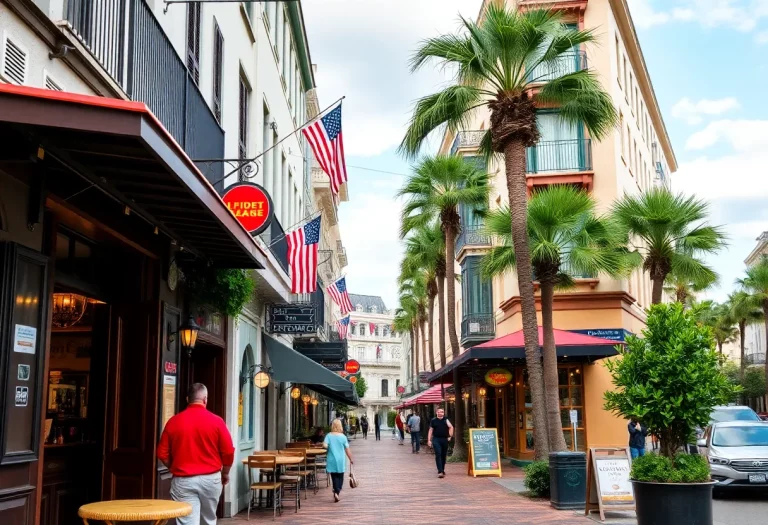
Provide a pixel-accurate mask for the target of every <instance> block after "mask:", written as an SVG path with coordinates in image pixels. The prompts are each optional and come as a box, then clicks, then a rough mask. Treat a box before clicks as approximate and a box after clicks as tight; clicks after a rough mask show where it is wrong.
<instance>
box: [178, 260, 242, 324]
mask: <svg viewBox="0 0 768 525" xmlns="http://www.w3.org/2000/svg"><path fill="white" fill-rule="evenodd" d="M183 272H184V284H185V292H186V294H187V296H188V297H189V299H190V300H191V301H192V302H193V303H194V304H199V305H207V306H210V307H211V308H213V309H214V310H216V311H217V312H219V313H221V314H225V315H229V316H231V317H237V316H238V315H240V313H241V312H242V311H243V308H244V307H245V305H246V304H248V303H249V302H250V301H251V299H252V298H253V292H254V290H255V289H256V283H254V281H253V279H252V278H251V276H250V275H249V274H248V271H247V270H241V269H237V268H234V269H232V268H211V267H207V266H205V267H204V266H201V265H196V266H191V267H189V266H188V267H185V268H184V269H183Z"/></svg>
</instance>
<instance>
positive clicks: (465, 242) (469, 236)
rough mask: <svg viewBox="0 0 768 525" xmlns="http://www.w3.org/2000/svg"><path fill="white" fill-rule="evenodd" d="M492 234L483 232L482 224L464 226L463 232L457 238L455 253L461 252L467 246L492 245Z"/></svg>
mask: <svg viewBox="0 0 768 525" xmlns="http://www.w3.org/2000/svg"><path fill="white" fill-rule="evenodd" d="M490 245H491V236H490V235H487V234H485V233H484V232H483V226H482V225H475V226H463V227H462V228H461V233H460V234H459V236H458V237H457V238H456V249H455V250H454V252H455V255H458V254H459V252H461V249H462V248H464V247H465V246H490Z"/></svg>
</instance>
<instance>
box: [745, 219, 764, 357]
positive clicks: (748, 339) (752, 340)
mask: <svg viewBox="0 0 768 525" xmlns="http://www.w3.org/2000/svg"><path fill="white" fill-rule="evenodd" d="M756 240H757V244H756V245H755V248H754V249H753V250H752V251H751V252H750V254H749V255H748V256H747V258H746V259H745V260H744V264H746V265H747V267H749V266H754V265H755V264H757V263H758V262H760V259H761V258H762V257H764V256H768V231H765V232H763V233H761V234H760V236H759V237H758V238H757V239H756ZM744 355H745V356H746V359H747V364H749V365H761V366H762V365H764V364H765V324H764V323H762V322H760V323H754V324H751V325H747V330H746V332H745V334H744Z"/></svg>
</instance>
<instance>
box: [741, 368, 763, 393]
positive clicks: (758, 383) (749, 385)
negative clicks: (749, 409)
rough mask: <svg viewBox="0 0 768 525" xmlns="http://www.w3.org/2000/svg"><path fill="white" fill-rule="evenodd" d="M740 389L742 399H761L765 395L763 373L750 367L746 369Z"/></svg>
mask: <svg viewBox="0 0 768 525" xmlns="http://www.w3.org/2000/svg"><path fill="white" fill-rule="evenodd" d="M741 388H742V389H743V390H742V394H744V397H747V398H752V397H763V396H764V395H765V372H764V371H763V370H761V369H760V368H756V367H752V366H751V367H749V368H747V369H746V371H745V372H744V381H742V383H741Z"/></svg>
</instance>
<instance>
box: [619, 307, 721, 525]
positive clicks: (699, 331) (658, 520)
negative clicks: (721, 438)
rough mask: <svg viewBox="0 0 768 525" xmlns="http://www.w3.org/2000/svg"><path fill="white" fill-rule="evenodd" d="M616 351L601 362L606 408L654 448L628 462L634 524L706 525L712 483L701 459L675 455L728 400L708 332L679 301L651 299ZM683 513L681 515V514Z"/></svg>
mask: <svg viewBox="0 0 768 525" xmlns="http://www.w3.org/2000/svg"><path fill="white" fill-rule="evenodd" d="M620 354H621V355H620V357H619V358H616V359H611V360H609V361H607V362H606V363H605V366H606V367H607V368H608V370H609V371H610V373H611V375H612V377H613V384H614V386H615V390H614V391H611V392H606V393H605V408H606V410H609V411H612V412H613V413H615V414H617V415H619V416H622V417H623V418H626V419H634V420H637V421H639V422H640V423H641V424H642V425H644V426H646V427H647V428H648V430H649V431H650V432H651V434H653V435H655V436H656V437H657V438H658V439H659V444H660V454H659V455H657V454H648V455H646V456H641V457H639V458H637V459H636V460H634V461H633V464H632V473H631V478H632V481H633V485H634V490H635V501H636V503H637V518H638V524H639V525H648V524H651V523H653V524H655V525H665V524H670V525H671V524H679V523H686V525H711V523H712V483H711V482H710V478H709V469H708V466H707V464H706V459H705V458H703V457H702V456H698V455H689V454H684V453H682V452H681V451H682V449H683V448H684V447H685V445H686V444H687V443H689V442H690V441H691V439H692V438H693V435H694V429H695V428H696V427H697V426H700V427H704V426H706V425H707V424H708V423H709V416H710V413H711V412H712V408H713V407H714V406H716V405H721V404H726V403H728V402H729V401H731V400H732V399H733V396H734V394H735V392H736V387H735V386H734V385H733V384H732V383H731V382H730V381H729V380H728V378H727V377H726V376H725V374H724V373H723V372H722V369H721V367H720V362H719V356H718V354H717V352H716V351H715V341H714V338H713V336H712V331H711V329H710V328H709V327H707V326H704V325H703V324H701V323H698V322H697V321H696V318H695V316H694V315H693V313H692V312H689V311H685V310H684V308H683V305H682V304H679V303H675V304H657V305H653V306H652V307H651V309H650V312H649V314H648V323H647V328H646V329H645V330H643V337H642V338H640V337H636V336H630V337H628V338H627V345H626V348H625V349H622V350H620ZM681 516H684V517H681Z"/></svg>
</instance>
